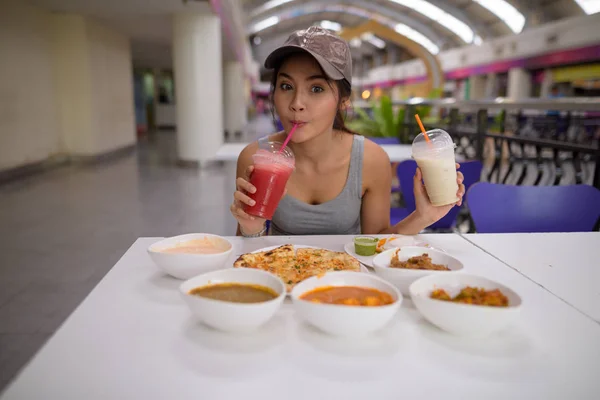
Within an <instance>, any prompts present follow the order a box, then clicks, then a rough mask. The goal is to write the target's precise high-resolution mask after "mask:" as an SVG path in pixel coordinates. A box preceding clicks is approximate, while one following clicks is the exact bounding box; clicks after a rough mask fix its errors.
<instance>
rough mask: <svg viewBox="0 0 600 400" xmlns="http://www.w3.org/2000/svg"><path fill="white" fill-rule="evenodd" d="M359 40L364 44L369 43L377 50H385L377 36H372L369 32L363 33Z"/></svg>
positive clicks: (383, 43) (383, 44) (382, 42)
mask: <svg viewBox="0 0 600 400" xmlns="http://www.w3.org/2000/svg"><path fill="white" fill-rule="evenodd" d="M360 38H361V39H362V40H364V41H365V42H369V43H371V44H372V45H373V46H375V47H377V48H379V49H385V41H383V40H381V39H380V38H378V37H377V36H375V35H373V34H372V33H371V32H365V33H363V34H362V35H361V36H360Z"/></svg>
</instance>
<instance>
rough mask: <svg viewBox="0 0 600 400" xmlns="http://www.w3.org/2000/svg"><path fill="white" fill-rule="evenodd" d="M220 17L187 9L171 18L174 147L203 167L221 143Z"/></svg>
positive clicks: (181, 154)
mask: <svg viewBox="0 0 600 400" xmlns="http://www.w3.org/2000/svg"><path fill="white" fill-rule="evenodd" d="M221 57H222V55H221V22H220V20H219V17H217V16H214V15H208V14H199V13H191V12H186V13H182V14H176V15H175V16H174V18H173V66H174V73H175V87H176V107H177V114H176V115H177V150H178V155H179V159H180V160H181V161H184V162H185V161H189V162H196V163H198V165H199V166H202V165H203V164H205V163H206V162H208V161H210V160H211V159H212V158H213V157H214V156H215V154H216V152H217V150H218V149H219V147H220V146H221V145H222V144H223V87H222V82H223V79H222V76H223V73H222V62H221Z"/></svg>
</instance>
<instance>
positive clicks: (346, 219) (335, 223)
mask: <svg viewBox="0 0 600 400" xmlns="http://www.w3.org/2000/svg"><path fill="white" fill-rule="evenodd" d="M363 153H364V137H362V136H360V135H354V139H353V142H352V154H351V156H350V168H349V170H348V178H347V179H346V185H345V186H344V189H343V190H342V191H341V193H340V194H339V195H338V196H337V197H336V198H335V199H333V200H330V201H328V202H325V203H322V204H314V205H313V204H308V203H305V202H303V201H300V200H298V199H296V198H294V197H292V196H288V195H285V196H284V197H283V198H282V199H281V201H280V202H279V206H278V207H277V210H275V214H274V215H273V220H272V221H271V227H270V234H271V235H358V234H360V233H361V231H360V207H361V204H362V165H363Z"/></svg>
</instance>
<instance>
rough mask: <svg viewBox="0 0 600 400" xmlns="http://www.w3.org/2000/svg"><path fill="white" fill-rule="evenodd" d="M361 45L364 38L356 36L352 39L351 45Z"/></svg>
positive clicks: (357, 46) (356, 46)
mask: <svg viewBox="0 0 600 400" xmlns="http://www.w3.org/2000/svg"><path fill="white" fill-rule="evenodd" d="M360 46H362V40H360V39H359V38H354V39H351V40H350V47H355V48H359V47H360Z"/></svg>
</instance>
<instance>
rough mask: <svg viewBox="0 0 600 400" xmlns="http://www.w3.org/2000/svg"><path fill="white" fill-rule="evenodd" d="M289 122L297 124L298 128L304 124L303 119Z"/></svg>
mask: <svg viewBox="0 0 600 400" xmlns="http://www.w3.org/2000/svg"><path fill="white" fill-rule="evenodd" d="M290 122H291V123H292V125H298V128H300V127H301V126H303V125H304V124H306V122H303V121H290Z"/></svg>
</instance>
